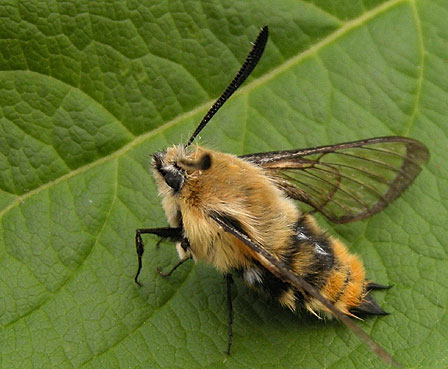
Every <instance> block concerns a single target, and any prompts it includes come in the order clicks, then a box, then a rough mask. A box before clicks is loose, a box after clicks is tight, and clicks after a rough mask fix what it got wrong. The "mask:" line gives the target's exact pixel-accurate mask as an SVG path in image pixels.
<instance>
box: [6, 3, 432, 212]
mask: <svg viewBox="0 0 448 369" xmlns="http://www.w3.org/2000/svg"><path fill="white" fill-rule="evenodd" d="M404 3H413V0H391V1H388V2H385V3H383V4H381V5H380V6H377V7H376V8H372V9H371V10H369V11H367V12H365V13H363V14H362V15H361V16H359V17H358V18H354V19H352V20H350V21H348V22H346V23H345V24H344V25H343V26H342V27H341V28H339V29H338V30H336V31H335V32H333V33H331V34H329V35H328V36H327V37H325V38H323V39H322V40H321V41H319V42H317V43H316V44H314V45H313V46H311V47H309V48H308V49H306V50H304V51H302V52H301V53H299V54H297V55H296V56H294V57H292V58H290V59H288V60H286V61H285V62H284V63H283V64H280V65H279V66H277V67H276V68H274V69H272V70H271V71H270V72H269V73H266V74H265V75H264V76H261V77H259V78H257V79H254V80H252V81H251V82H249V83H247V84H246V85H245V86H244V87H242V88H241V89H240V90H239V91H237V92H236V93H235V96H237V95H241V94H245V93H248V92H250V91H252V90H254V89H255V88H257V87H259V86H260V85H263V84H265V83H267V82H269V81H271V80H273V79H274V78H276V77H277V76H278V75H280V74H282V73H283V72H285V71H287V70H289V69H290V68H292V67H293V66H295V65H297V64H299V63H300V62H301V61H303V60H305V59H306V58H308V57H311V56H313V55H314V54H316V53H317V52H318V51H320V50H322V49H323V48H325V47H326V46H327V45H329V44H330V43H331V42H333V41H335V40H337V39H338V38H340V37H342V36H344V35H345V34H346V33H348V32H350V31H352V30H354V29H356V28H357V27H360V26H362V25H363V24H365V23H366V22H367V21H370V20H372V19H374V18H375V17H376V16H378V15H380V14H382V13H384V12H385V11H387V10H389V9H391V8H393V7H395V6H398V5H400V4H404ZM411 7H412V8H413V12H415V11H416V10H415V4H414V5H411ZM421 73H422V74H423V71H422V72H421ZM421 79H422V77H420V78H419V80H421ZM418 100H419V99H418V98H416V103H417V102H418ZM214 101H215V100H209V101H207V102H205V103H203V104H201V105H199V106H198V107H196V108H194V109H192V110H190V111H188V112H185V113H183V114H180V115H178V116H177V117H175V118H174V119H172V120H170V121H168V122H166V123H164V124H162V125H161V126H159V127H157V128H155V129H153V130H151V131H150V132H147V133H144V134H142V135H140V136H136V137H135V139H134V140H132V141H130V142H129V143H128V144H126V145H124V146H123V147H122V148H120V149H119V150H117V151H115V152H113V153H111V154H110V155H107V156H104V157H102V158H100V159H98V160H96V161H93V162H91V163H89V164H86V165H84V166H81V167H79V168H77V169H75V170H72V171H71V172H69V173H67V174H65V175H63V176H61V177H59V178H57V179H55V180H53V181H50V182H47V183H45V184H43V185H41V186H39V187H36V188H35V189H34V190H32V191H30V192H27V193H26V194H24V195H21V196H17V197H16V199H15V200H14V201H13V202H11V204H9V205H8V206H7V207H6V208H4V209H3V210H2V211H0V218H2V217H3V216H4V215H5V214H7V213H8V212H9V211H10V210H12V209H14V208H15V207H16V206H18V205H19V204H20V203H22V202H24V201H25V200H27V199H28V198H30V197H33V196H35V195H37V194H39V193H40V192H42V191H45V190H47V189H49V188H52V187H53V186H56V185H57V184H59V183H60V182H63V181H65V180H67V179H70V178H72V177H74V176H76V175H78V174H81V173H84V172H85V171H88V170H89V169H90V168H94V167H96V166H98V165H101V164H103V163H106V162H107V161H109V160H113V159H115V158H117V157H120V156H121V155H122V154H125V153H126V152H128V151H130V150H131V149H133V148H134V147H136V146H138V145H139V144H141V143H142V142H144V141H146V140H147V139H149V138H151V137H153V136H155V135H157V134H159V133H162V132H164V131H165V130H167V129H168V128H170V127H172V126H175V125H176V124H177V123H179V122H181V121H183V120H187V119H188V118H191V117H193V116H195V115H196V114H198V113H200V112H201V111H205V110H206V109H208V108H209V107H210V106H211V105H212V104H213V103H214ZM415 112H416V109H415V111H414V113H415ZM414 115H415V114H414ZM414 115H413V117H414Z"/></svg>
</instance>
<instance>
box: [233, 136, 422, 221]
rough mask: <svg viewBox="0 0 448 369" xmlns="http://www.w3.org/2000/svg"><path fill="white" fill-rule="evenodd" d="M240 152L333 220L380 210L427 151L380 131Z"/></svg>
mask: <svg viewBox="0 0 448 369" xmlns="http://www.w3.org/2000/svg"><path fill="white" fill-rule="evenodd" d="M241 158H243V159H245V160H248V161H250V162H252V163H254V164H257V165H259V166H261V167H262V168H264V169H265V170H266V172H267V173H268V175H270V176H271V177H272V178H273V180H274V181H275V183H276V184H277V185H278V186H279V187H280V188H281V189H282V190H283V191H284V192H285V193H286V194H287V195H288V196H289V197H291V198H294V199H296V200H299V201H303V202H305V203H307V204H309V205H310V206H312V207H313V208H314V209H316V210H317V211H319V212H321V213H322V214H323V215H325V216H326V217H327V218H328V219H330V220H331V221H332V222H334V223H347V222H351V221H354V220H360V219H364V218H367V217H369V216H371V215H372V214H375V213H377V212H379V211H381V210H383V209H384V208H385V207H386V206H387V205H388V204H389V203H391V202H392V201H393V200H395V199H396V198H397V197H398V196H400V194H401V193H402V192H403V191H404V190H405V189H406V188H407V187H408V186H409V185H410V184H411V183H412V181H413V180H414V178H415V177H416V176H417V175H418V173H420V170H421V165H422V164H424V163H426V162H427V161H428V159H429V152H428V149H427V148H426V147H425V146H424V145H423V144H422V143H420V142H419V141H416V140H413V139H410V138H406V137H378V138H372V139H368V140H362V141H355V142H347V143H342V144H337V145H331V146H321V147H315V148H310V149H303V150H288V151H274V152H267V153H258V154H250V155H244V156H242V157H241Z"/></svg>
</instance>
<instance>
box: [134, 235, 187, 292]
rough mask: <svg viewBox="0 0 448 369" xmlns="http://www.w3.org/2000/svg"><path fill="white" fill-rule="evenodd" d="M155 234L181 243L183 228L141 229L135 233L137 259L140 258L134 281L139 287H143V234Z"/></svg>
mask: <svg viewBox="0 0 448 369" xmlns="http://www.w3.org/2000/svg"><path fill="white" fill-rule="evenodd" d="M146 233H149V234H155V235H156V236H159V237H162V238H167V239H171V240H173V241H181V240H182V228H170V227H163V228H140V229H137V230H136V231H135V247H136V249H137V257H138V269H137V273H136V275H135V278H134V281H135V283H137V284H138V285H139V286H141V283H140V282H139V281H138V275H139V274H140V271H141V270H142V256H143V252H144V251H145V246H144V245H143V241H142V234H146Z"/></svg>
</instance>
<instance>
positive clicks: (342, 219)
mask: <svg viewBox="0 0 448 369" xmlns="http://www.w3.org/2000/svg"><path fill="white" fill-rule="evenodd" d="M267 40H268V27H263V28H262V29H261V31H260V33H259V35H258V37H257V39H256V41H255V42H254V44H253V48H252V50H251V51H250V53H249V55H248V56H247V58H246V60H245V62H244V63H243V65H242V67H241V69H240V70H239V72H238V73H237V75H236V76H235V77H234V79H233V80H232V81H231V82H230V84H229V85H228V87H227V88H226V90H225V91H224V92H223V93H222V95H221V96H220V97H219V98H218V100H217V101H216V102H215V104H214V105H213V106H212V107H211V108H210V110H209V111H208V112H207V114H206V115H205V116H204V118H203V119H202V121H201V122H200V124H199V125H198V127H197V128H196V130H195V131H194V133H193V134H192V135H191V137H190V139H189V140H188V141H187V143H186V144H181V145H175V146H171V147H168V148H167V149H166V150H163V151H159V152H156V153H155V154H153V155H152V171H153V175H154V178H155V182H156V185H157V188H158V191H159V194H160V196H161V198H162V206H163V209H164V211H165V214H166V217H167V219H168V223H169V227H163V228H150V229H146V228H144V229H137V230H136V236H135V243H136V248H137V255H138V270H137V273H136V276H135V282H136V283H138V284H140V283H139V281H138V276H139V274H140V271H141V268H142V256H143V252H144V245H143V241H142V237H141V236H142V234H154V235H157V236H159V237H161V240H162V239H168V240H171V241H173V242H175V245H176V249H177V252H178V254H179V257H180V261H179V262H178V263H177V264H176V265H175V266H174V267H173V268H172V269H171V271H169V272H168V273H163V272H162V271H161V270H160V269H159V273H160V274H162V275H165V276H168V275H170V274H171V273H172V272H173V271H174V270H175V269H176V268H178V267H179V266H180V265H181V264H182V263H184V262H185V261H187V260H190V259H193V260H194V261H199V260H201V261H204V262H206V263H209V264H211V265H212V266H214V267H215V268H216V269H217V270H218V271H219V272H221V273H222V274H223V275H224V276H225V279H226V286H227V305H228V322H229V328H228V345H227V353H230V348H231V344H232V299H231V285H232V275H239V276H241V277H242V278H243V281H244V282H245V284H247V285H248V286H249V287H251V288H253V289H255V290H257V291H260V292H261V293H263V294H266V295H268V296H270V297H271V298H273V299H275V300H277V301H278V302H279V303H280V304H281V305H283V306H285V307H287V308H289V309H291V310H293V311H295V310H297V309H299V308H304V309H306V310H308V311H309V312H310V313H312V314H314V315H316V316H318V317H322V316H328V317H333V316H334V317H336V318H338V319H339V320H341V321H342V322H343V323H344V324H346V325H347V326H348V327H349V328H350V329H351V330H352V331H354V333H355V334H356V335H358V336H359V337H360V338H361V339H362V340H364V341H365V342H366V343H367V344H368V345H369V346H370V347H371V348H372V350H374V351H375V352H376V353H377V354H378V355H379V356H380V357H381V358H382V359H383V360H384V361H385V362H387V363H393V364H395V365H397V366H399V364H398V363H397V362H396V361H395V360H394V359H393V358H392V357H391V356H390V355H389V354H388V353H387V352H386V351H385V350H384V349H382V348H381V347H380V346H379V345H378V344H377V343H376V342H374V341H373V340H372V339H371V338H370V337H369V336H368V335H367V334H366V333H365V332H364V331H362V330H361V329H360V328H359V327H358V326H357V325H356V324H354V322H353V320H352V319H350V317H362V316H366V315H384V314H386V313H385V312H384V311H383V310H382V308H381V307H380V306H379V305H378V304H377V303H376V302H375V300H374V299H373V297H372V295H371V291H372V290H375V289H384V288H388V287H387V286H383V285H380V284H377V283H374V282H372V281H370V280H368V279H366V276H365V270H364V267H363V265H362V263H361V261H360V260H359V259H358V258H357V257H356V256H355V255H353V254H350V253H349V252H348V250H347V248H346V246H345V245H344V244H343V243H342V242H341V241H339V240H337V239H336V238H334V237H332V236H329V235H328V234H327V233H325V232H324V231H323V230H322V229H321V228H320V227H319V226H318V225H317V223H316V221H315V219H314V217H313V216H312V213H313V212H319V213H321V214H323V215H324V216H325V217H327V218H328V219H329V220H331V221H332V222H334V223H347V222H351V221H355V220H361V219H365V218H367V217H370V216H371V215H373V214H375V213H378V212H379V211H381V210H383V209H384V208H385V207H386V206H388V205H389V204H390V203H391V202H392V201H394V200H395V199H396V198H397V197H398V196H400V194H401V193H402V192H403V191H404V190H405V189H406V188H407V187H408V186H409V185H410V184H411V183H412V181H413V180H414V179H415V177H416V176H417V175H418V173H419V172H420V171H421V166H422V164H424V163H426V162H427V161H428V159H429V152H428V150H427V148H426V147H425V146H424V145H423V144H422V143H420V142H418V141H416V140H413V139H410V138H406V137H378V138H371V139H366V140H361V141H354V142H347V143H341V144H336V145H329V146H320V147H314V148H308V149H297V150H285V151H272V152H262V153H256V154H249V155H243V156H235V155H231V154H225V153H221V152H217V151H214V150H211V149H207V148H204V147H201V146H199V145H192V143H193V141H194V140H195V138H196V137H197V136H198V134H199V132H201V130H202V129H203V128H204V127H205V126H206V125H207V123H208V122H209V121H210V119H211V118H212V117H213V116H214V115H215V114H216V112H217V111H218V110H219V109H220V107H221V106H222V105H223V104H224V103H225V102H226V100H227V99H228V98H229V97H230V96H231V95H232V94H233V93H234V92H235V91H236V90H237V89H238V87H239V86H240V85H241V84H242V83H243V82H244V81H245V79H246V78H247V77H248V76H249V75H250V73H251V72H252V70H253V69H254V68H255V66H256V65H257V63H258V61H259V60H260V58H261V55H262V54H263V51H264V48H265V45H266V43H267ZM296 201H299V202H302V203H305V204H307V205H308V208H309V209H312V210H310V211H309V212H304V211H301V210H300V209H299V208H298V207H297V204H296Z"/></svg>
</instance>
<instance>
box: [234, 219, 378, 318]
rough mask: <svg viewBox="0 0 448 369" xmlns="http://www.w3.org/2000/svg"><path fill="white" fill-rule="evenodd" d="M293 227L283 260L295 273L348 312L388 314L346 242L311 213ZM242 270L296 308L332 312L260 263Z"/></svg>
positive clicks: (255, 284) (253, 283)
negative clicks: (328, 232) (329, 234)
mask: <svg viewBox="0 0 448 369" xmlns="http://www.w3.org/2000/svg"><path fill="white" fill-rule="evenodd" d="M293 229H294V232H293V234H292V235H291V237H290V244H289V245H287V246H286V247H285V248H284V252H283V253H282V261H283V262H284V263H285V264H286V265H287V266H288V267H289V268H290V269H291V271H292V272H294V273H295V274H296V275H297V276H299V277H301V278H303V279H304V280H305V281H306V282H308V283H309V284H311V285H312V286H313V287H315V288H316V289H317V290H318V291H319V292H320V293H321V294H322V295H323V296H324V297H325V298H327V299H328V300H329V301H331V302H332V303H333V304H334V305H335V306H336V307H337V308H338V309H339V310H340V311H342V312H343V313H345V314H347V315H355V314H362V315H366V314H375V315H382V314H385V313H384V311H383V310H382V309H381V308H380V307H379V306H378V305H377V304H376V302H375V301H374V300H373V298H372V297H371V296H370V295H369V294H368V292H369V285H370V282H369V281H367V280H366V279H365V271H364V267H363V265H362V262H361V261H360V260H359V259H358V257H357V256H355V255H353V254H350V253H349V252H348V250H347V248H346V247H345V245H344V244H343V243H342V242H340V241H339V240H337V239H335V238H333V237H330V236H328V235H327V234H326V233H325V232H324V231H322V230H321V229H320V228H319V227H318V226H317V224H316V222H315V220H314V218H313V217H312V216H311V215H308V214H305V215H301V216H300V217H299V219H298V221H297V222H296V223H295V225H294V227H293ZM239 272H240V274H241V275H242V277H243V280H244V281H245V283H246V284H247V285H249V286H250V287H252V288H255V289H256V290H258V291H259V292H261V293H262V294H264V295H267V296H269V297H270V298H271V299H274V300H277V301H278V302H280V304H282V305H284V306H286V307H288V308H289V309H291V310H293V311H295V310H298V309H301V308H306V309H307V310H308V311H310V312H311V313H313V314H315V315H318V316H320V315H322V314H321V313H323V314H324V315H327V316H331V315H332V314H331V313H329V312H328V310H327V309H326V308H325V307H323V306H322V305H321V304H320V303H319V302H318V301H316V300H314V299H313V298H311V297H310V296H309V295H308V294H307V293H306V292H303V291H298V290H297V289H295V288H294V287H292V286H291V285H290V284H289V283H287V282H284V281H282V280H280V279H279V278H277V277H276V276H274V275H273V274H272V273H271V272H270V271H269V270H267V269H266V268H264V267H263V266H262V265H261V264H260V263H258V262H254V264H253V266H251V267H249V268H246V269H244V270H240V271H239ZM374 285H375V284H374Z"/></svg>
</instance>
